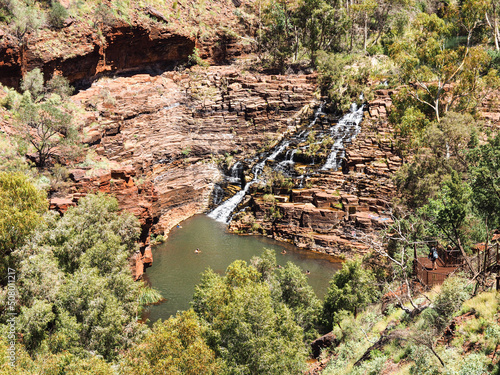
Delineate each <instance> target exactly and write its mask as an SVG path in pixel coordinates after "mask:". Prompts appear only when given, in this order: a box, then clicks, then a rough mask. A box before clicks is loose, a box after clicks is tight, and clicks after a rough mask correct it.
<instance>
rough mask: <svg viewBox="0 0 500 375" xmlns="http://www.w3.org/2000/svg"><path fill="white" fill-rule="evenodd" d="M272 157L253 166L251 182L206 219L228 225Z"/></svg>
mask: <svg viewBox="0 0 500 375" xmlns="http://www.w3.org/2000/svg"><path fill="white" fill-rule="evenodd" d="M273 155H274V153H273V154H271V155H270V156H268V157H267V158H265V159H264V160H263V161H261V162H259V163H257V164H255V165H254V167H253V168H252V172H253V174H254V177H253V180H252V181H250V182H249V183H248V184H246V185H245V187H244V188H243V189H242V190H240V191H239V192H237V193H236V194H235V195H233V196H232V197H231V198H229V199H228V200H226V201H225V202H224V203H223V204H221V205H220V206H219V207H217V208H216V209H215V210H213V211H212V212H210V213H209V214H208V217H211V218H212V219H215V220H217V221H220V222H221V223H226V224H227V223H229V221H231V214H232V213H233V211H234V210H235V208H236V207H238V205H239V204H240V203H241V201H242V200H243V198H245V195H246V193H247V191H248V189H249V188H250V186H252V185H253V184H254V183H256V182H257V181H258V180H259V175H260V173H261V172H262V170H263V169H264V165H266V161H268V160H271V159H272V158H271V156H273ZM274 157H276V156H274ZM273 160H274V159H273Z"/></svg>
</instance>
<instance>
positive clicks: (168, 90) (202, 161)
mask: <svg viewBox="0 0 500 375" xmlns="http://www.w3.org/2000/svg"><path fill="white" fill-rule="evenodd" d="M315 80H316V76H314V75H292V76H278V75H276V76H274V75H262V74H256V73H255V74H253V73H244V74H242V73H240V72H238V71H237V70H236V69H235V68H231V67H210V68H208V69H192V70H189V71H184V72H166V73H163V74H161V75H156V76H152V75H147V74H140V75H135V76H132V77H122V78H116V79H107V78H103V79H101V80H99V81H96V82H95V83H94V84H93V85H92V86H91V87H90V88H89V89H87V90H84V91H81V92H80V93H78V94H77V95H75V96H74V97H73V100H74V102H75V103H76V104H77V105H81V106H83V107H84V108H85V109H86V111H85V113H84V114H82V119H81V121H82V122H84V123H85V126H84V128H83V134H84V141H85V143H87V144H88V145H89V146H90V147H91V148H92V149H93V150H95V152H96V154H97V155H98V156H99V157H101V158H103V160H108V161H109V163H113V164H118V165H119V166H121V167H119V166H116V167H115V169H117V170H120V169H122V170H125V171H126V175H124V177H123V179H116V180H117V181H114V180H115V177H113V173H114V172H113V171H112V170H111V171H109V170H108V171H105V172H103V173H104V174H103V175H102V176H96V177H94V178H90V177H82V178H81V179H80V180H78V181H77V179H78V177H76V176H77V175H78V173H73V174H72V176H73V179H75V188H74V189H75V190H74V191H73V192H72V193H71V194H69V195H68V196H66V197H62V198H64V199H68V200H70V201H73V200H74V199H75V197H76V198H78V196H79V195H78V194H80V193H81V192H82V191H84V192H89V191H91V190H92V189H91V188H92V187H97V190H99V191H108V190H109V191H110V192H111V193H114V194H116V195H117V196H118V199H119V201H120V204H121V206H122V207H123V208H125V209H128V210H129V211H132V212H134V205H135V206H137V207H138V209H140V207H141V204H140V202H141V201H144V202H147V204H148V210H147V217H148V221H147V222H148V223H151V225H152V230H153V231H155V232H165V233H168V231H169V230H170V228H172V227H173V226H174V225H176V224H177V223H178V222H180V221H182V220H183V219H186V218H187V217H189V216H191V215H193V214H195V213H201V212H204V211H205V210H206V209H207V207H208V203H209V198H210V195H211V192H212V190H213V188H214V183H215V182H216V181H219V180H220V179H221V175H220V171H219V166H218V163H221V162H223V161H224V160H226V159H227V158H242V157H243V156H245V157H248V156H251V155H252V154H255V153H256V152H257V151H258V150H261V149H264V148H266V147H270V146H271V145H273V144H275V143H276V142H277V141H278V140H279V139H281V138H282V137H283V136H284V135H285V134H286V133H287V132H289V131H293V130H294V129H295V128H296V126H297V125H298V124H299V122H300V115H299V112H300V110H301V109H302V108H303V107H305V106H307V105H308V104H309V103H310V101H311V100H313V92H314V90H315ZM123 166H127V167H126V168H125V167H123ZM108 177H109V181H108ZM103 179H104V180H103ZM121 180H123V182H121ZM106 181H108V182H110V181H113V184H112V185H113V188H111V187H109V188H106V187H104V186H108V185H110V183H107V182H106ZM131 181H132V182H131ZM132 183H133V185H128V184H132ZM115 186H116V187H123V189H124V190H123V192H119V191H115V190H114V187H115ZM142 186H147V189H145V190H144V193H143V190H140V189H141V187H142ZM129 188H131V189H137V194H136V193H135V192H129V191H128V190H127V189H129ZM146 191H147V192H146ZM121 197H123V199H121ZM60 198H61V197H59V198H58V199H60ZM135 213H136V214H138V216H139V217H141V215H142V213H140V212H135ZM148 225H149V224H148ZM148 229H149V227H148ZM145 249H147V246H146V247H145ZM142 257H146V258H148V259H149V255H147V254H144V253H143V254H142ZM148 259H146V260H144V259H143V262H145V263H146V261H149V260H148ZM137 268H140V266H138V267H137ZM136 276H137V277H140V273H138V274H136Z"/></svg>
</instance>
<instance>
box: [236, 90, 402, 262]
mask: <svg viewBox="0 0 500 375" xmlns="http://www.w3.org/2000/svg"><path fill="white" fill-rule="evenodd" d="M390 105H391V99H390V92H389V91H387V90H378V91H377V92H376V98H375V100H373V101H372V102H370V103H369V106H368V110H367V111H366V112H365V118H364V120H363V122H362V124H361V127H362V130H361V132H360V134H359V135H358V136H357V138H356V139H355V140H354V141H353V142H352V144H351V145H349V146H348V147H347V149H346V154H345V160H344V161H343V166H342V170H339V171H321V172H320V173H319V174H316V175H313V176H311V177H310V178H308V179H307V181H306V185H309V186H312V187H311V188H303V189H295V190H291V191H290V192H286V191H285V192H280V193H278V194H273V195H272V196H271V197H269V195H267V196H264V195H263V193H259V192H256V191H254V194H253V196H252V200H251V201H250V202H249V210H247V213H246V214H243V215H240V218H239V220H236V221H234V222H232V223H231V225H230V228H231V229H232V230H233V231H236V232H239V233H248V232H252V231H257V232H259V233H263V234H265V235H268V236H271V237H273V238H275V239H278V240H283V241H289V242H292V243H294V244H295V245H297V246H299V247H304V248H308V249H313V250H316V251H321V252H325V253H328V254H332V255H337V256H339V255H349V254H350V253H351V252H352V251H353V250H355V251H356V252H357V253H360V252H361V253H362V252H364V251H366V250H368V245H367V244H366V242H365V241H364V240H363V237H364V236H365V235H366V234H367V233H371V232H372V231H374V230H377V229H382V228H385V227H386V226H387V225H388V224H390V223H391V222H392V218H391V215H390V202H391V200H392V198H393V197H394V195H395V188H394V185H393V183H392V179H391V176H392V174H393V173H394V172H395V171H396V170H397V169H398V168H399V167H400V166H401V162H402V161H401V158H400V157H399V156H397V155H396V154H395V150H394V148H393V146H392V141H391V139H392V133H393V129H392V128H391V127H390V126H389V125H388V122H387V116H386V115H387V112H388V109H389V107H390Z"/></svg>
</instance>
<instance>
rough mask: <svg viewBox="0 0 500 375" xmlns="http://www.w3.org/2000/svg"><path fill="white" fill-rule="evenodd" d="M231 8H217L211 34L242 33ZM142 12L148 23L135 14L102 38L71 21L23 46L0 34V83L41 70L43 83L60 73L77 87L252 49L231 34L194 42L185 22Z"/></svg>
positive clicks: (103, 31) (15, 81) (11, 82)
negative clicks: (196, 55)
mask: <svg viewBox="0 0 500 375" xmlns="http://www.w3.org/2000/svg"><path fill="white" fill-rule="evenodd" d="M233 9H234V6H226V7H223V8H222V9H219V11H221V12H222V13H223V14H222V18H221V19H219V20H218V22H215V23H214V25H212V26H213V27H214V29H215V30H217V27H216V25H215V24H216V23H221V22H223V23H225V24H226V26H227V27H228V28H229V29H231V28H232V30H233V31H235V30H236V31H242V32H243V31H244V30H240V29H242V25H239V24H237V23H236V21H235V20H236V16H234V14H233V12H232V10H233ZM142 12H143V13H144V14H147V15H148V16H149V17H151V18H152V19H148V18H145V17H138V15H137V14H135V15H133V17H132V19H131V20H130V23H125V22H123V21H118V20H117V21H116V22H115V24H113V26H106V25H102V26H101V29H100V33H101V34H99V32H98V29H97V28H94V27H90V26H89V25H87V24H86V23H83V22H79V21H76V20H72V21H71V22H69V23H68V24H67V25H66V27H64V28H62V29H61V30H58V31H54V30H49V29H44V30H39V31H38V32H37V33H32V34H28V36H27V38H28V39H27V41H26V43H25V47H21V43H20V42H19V40H17V39H16V38H15V37H14V36H11V35H10V34H9V32H8V31H7V30H5V31H4V30H1V29H0V83H2V84H3V85H7V86H11V87H15V88H18V87H19V83H20V80H21V78H22V76H23V75H24V74H25V73H26V72H28V71H30V70H32V69H34V68H40V69H41V70H42V72H43V73H44V76H45V79H46V80H48V79H50V78H51V77H52V76H53V75H54V74H60V75H63V76H64V77H66V78H67V79H68V80H69V81H70V82H71V83H72V84H74V85H76V86H77V87H86V86H87V85H89V84H90V83H91V82H93V81H94V80H95V79H96V78H98V77H101V76H104V75H110V74H116V73H126V72H139V71H154V72H159V71H165V70H171V69H172V68H173V67H174V66H177V65H179V64H183V63H186V62H187V61H188V57H189V56H190V55H192V54H193V52H194V48H195V47H197V48H198V50H199V54H200V57H202V58H204V59H206V60H207V61H209V62H216V63H220V62H224V61H227V60H229V59H232V58H233V57H235V56H240V55H242V54H244V53H248V52H250V51H251V50H252V46H251V45H246V46H244V45H242V44H241V43H240V42H239V40H240V39H239V38H238V37H237V36H236V35H235V33H234V32H233V34H231V35H228V34H227V33H223V32H219V33H216V34H214V35H211V36H210V37H207V38H204V39H203V40H199V38H198V37H197V36H195V35H194V34H193V28H196V26H194V25H192V26H189V25H188V24H186V23H188V22H193V20H188V19H184V21H183V23H182V26H181V25H179V21H178V20H177V19H171V20H167V19H166V18H165V17H164V16H163V15H162V14H161V13H160V12H158V11H157V10H155V9H154V8H152V7H147V8H145V9H143V11H142ZM208 14H209V13H208V11H207V17H208ZM186 18H189V17H186ZM153 19H154V20H155V21H154V20H153ZM169 21H170V22H169Z"/></svg>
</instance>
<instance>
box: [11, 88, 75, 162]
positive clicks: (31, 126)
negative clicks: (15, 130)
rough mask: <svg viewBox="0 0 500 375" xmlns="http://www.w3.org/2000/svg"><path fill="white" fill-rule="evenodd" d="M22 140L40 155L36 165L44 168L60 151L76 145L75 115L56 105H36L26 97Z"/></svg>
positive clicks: (23, 110) (52, 103)
mask: <svg viewBox="0 0 500 375" xmlns="http://www.w3.org/2000/svg"><path fill="white" fill-rule="evenodd" d="M19 130H20V137H21V139H22V140H23V141H24V142H26V143H27V146H28V147H29V148H33V149H34V150H35V152H36V154H37V159H36V165H37V167H39V168H44V167H45V165H46V164H47V161H48V160H49V158H50V157H51V156H53V155H54V153H55V150H56V148H64V147H70V146H72V145H74V142H75V140H76V137H77V131H76V129H75V128H74V127H73V125H72V116H71V114H70V113H68V111H67V110H66V109H65V108H63V107H62V106H60V105H58V104H57V103H56V102H53V101H47V102H44V103H34V102H33V101H32V100H31V98H29V97H27V96H25V97H24V100H23V104H22V106H21V108H20V123H19Z"/></svg>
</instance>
